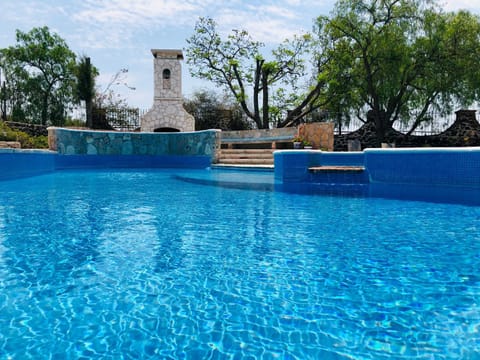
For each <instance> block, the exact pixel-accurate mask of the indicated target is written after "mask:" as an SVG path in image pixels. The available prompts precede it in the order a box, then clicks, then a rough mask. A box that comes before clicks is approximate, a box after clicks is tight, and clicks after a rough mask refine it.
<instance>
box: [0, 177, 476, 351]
mask: <svg viewBox="0 0 480 360" xmlns="http://www.w3.org/2000/svg"><path fill="white" fill-rule="evenodd" d="M250 175H251V177H250ZM249 179H250V180H249ZM242 181H243V182H247V183H249V184H247V186H246V188H247V189H240V188H239V186H235V185H236V184H238V183H239V182H242ZM273 184H274V179H273V176H272V174H271V173H262V172H256V173H254V174H250V173H248V172H221V171H213V170H212V171H206V170H175V171H170V170H158V169H157V170H138V169H136V170H98V171H59V172H55V173H52V174H47V175H41V176H36V177H30V178H24V179H17V180H15V181H10V180H9V181H2V182H0V198H1V201H0V329H1V331H0V358H1V359H9V358H13V359H17V358H22V359H23V358H35V359H50V358H52V359H55V358H62V359H63V358H83V359H99V358H102V359H122V358H124V359H129V358H145V359H150V358H152V359H153V358H160V359H162V358H164V359H203V358H205V359H220V358H221V359H229V358H231V359H240V358H242V359H412V358H415V359H417V358H418V359H421V358H424V359H433V358H435V359H449V358H465V359H474V358H478V356H480V308H479V305H478V304H479V299H480V275H479V274H478V269H480V207H474V206H463V205H452V204H433V203H428V202H415V201H412V202H410V201H397V200H386V199H380V198H368V197H341V196H306V195H302V194H288V193H283V192H276V191H271V190H273V187H272V185H273Z"/></svg>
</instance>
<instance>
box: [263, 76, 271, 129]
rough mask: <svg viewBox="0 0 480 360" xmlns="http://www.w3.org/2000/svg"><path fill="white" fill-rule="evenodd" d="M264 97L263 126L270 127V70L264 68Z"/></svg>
mask: <svg viewBox="0 0 480 360" xmlns="http://www.w3.org/2000/svg"><path fill="white" fill-rule="evenodd" d="M262 92H263V94H262V97H263V99H262V100H263V104H262V107H263V109H262V112H263V115H262V120H263V128H264V129H268V128H269V127H270V119H269V114H268V111H269V107H268V72H267V71H265V70H263V71H262Z"/></svg>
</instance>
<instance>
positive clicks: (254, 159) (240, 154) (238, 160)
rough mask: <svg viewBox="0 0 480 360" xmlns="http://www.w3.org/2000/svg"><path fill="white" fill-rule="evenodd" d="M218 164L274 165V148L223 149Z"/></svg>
mask: <svg viewBox="0 0 480 360" xmlns="http://www.w3.org/2000/svg"><path fill="white" fill-rule="evenodd" d="M218 164H232V165H273V150H272V149H222V150H221V151H220V156H219V158H218Z"/></svg>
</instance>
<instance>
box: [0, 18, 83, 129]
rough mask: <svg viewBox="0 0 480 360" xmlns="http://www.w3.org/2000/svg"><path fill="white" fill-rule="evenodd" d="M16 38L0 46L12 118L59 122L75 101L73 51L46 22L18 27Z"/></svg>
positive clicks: (59, 123)
mask: <svg viewBox="0 0 480 360" xmlns="http://www.w3.org/2000/svg"><path fill="white" fill-rule="evenodd" d="M16 41H17V44H16V45H15V46H10V47H8V48H5V49H2V50H0V66H1V67H2V69H3V70H4V74H5V77H6V86H7V89H6V98H7V99H8V101H9V106H10V108H11V113H12V117H13V120H16V121H25V122H32V123H41V124H43V125H46V124H51V125H62V124H63V122H64V120H65V116H66V112H67V109H68V107H69V106H70V105H71V104H72V102H73V101H74V97H73V94H74V91H73V87H74V82H75V78H74V71H75V54H74V53H73V52H72V51H71V50H70V49H69V48H68V46H67V44H66V43H65V41H64V40H63V39H62V38H61V37H60V36H58V35H57V34H55V33H51V32H50V30H49V29H48V27H46V26H44V27H40V28H33V29H32V30H31V31H29V32H26V33H25V32H22V31H20V30H17V31H16Z"/></svg>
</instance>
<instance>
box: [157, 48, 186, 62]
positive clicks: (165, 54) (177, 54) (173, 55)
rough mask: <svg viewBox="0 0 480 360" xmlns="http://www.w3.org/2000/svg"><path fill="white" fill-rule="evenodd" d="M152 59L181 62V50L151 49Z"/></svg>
mask: <svg viewBox="0 0 480 360" xmlns="http://www.w3.org/2000/svg"><path fill="white" fill-rule="evenodd" d="M152 54H153V57H155V58H160V59H177V60H183V53H182V50H178V49H152Z"/></svg>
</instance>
